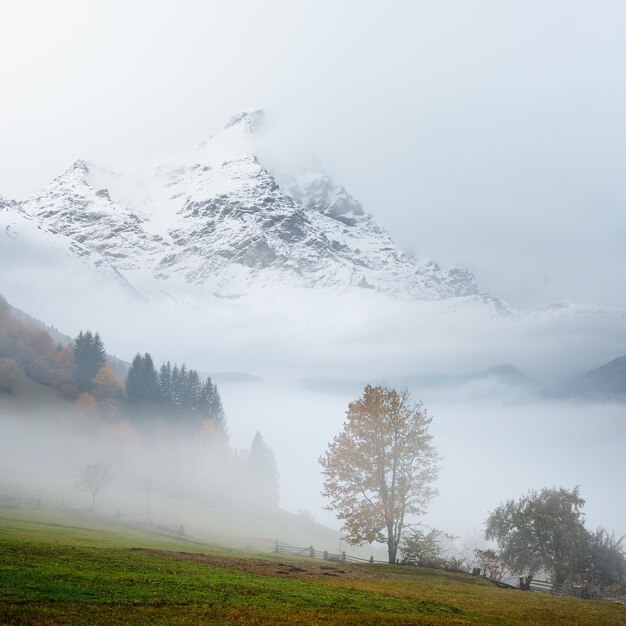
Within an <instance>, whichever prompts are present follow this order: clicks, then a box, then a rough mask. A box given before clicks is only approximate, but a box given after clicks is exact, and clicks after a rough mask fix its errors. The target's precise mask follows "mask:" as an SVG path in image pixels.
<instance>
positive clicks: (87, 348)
mask: <svg viewBox="0 0 626 626" xmlns="http://www.w3.org/2000/svg"><path fill="white" fill-rule="evenodd" d="M72 351H73V353H74V363H75V366H76V369H75V375H74V376H75V383H76V387H77V388H78V390H79V391H81V392H82V391H89V390H90V389H91V387H92V383H93V379H94V378H95V377H96V375H97V374H98V372H99V371H100V368H101V367H102V366H103V365H105V364H106V360H107V356H106V351H105V349H104V344H103V343H102V340H101V339H100V335H99V334H98V333H96V334H95V335H94V334H93V333H92V332H91V331H90V330H88V331H87V332H83V331H82V330H81V331H80V333H78V336H77V337H76V339H75V340H74V345H73V347H72Z"/></svg>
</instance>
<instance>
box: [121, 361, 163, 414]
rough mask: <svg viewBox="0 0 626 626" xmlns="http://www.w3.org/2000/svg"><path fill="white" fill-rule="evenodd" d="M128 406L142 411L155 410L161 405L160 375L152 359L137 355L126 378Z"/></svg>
mask: <svg viewBox="0 0 626 626" xmlns="http://www.w3.org/2000/svg"><path fill="white" fill-rule="evenodd" d="M126 398H127V400H128V404H130V405H131V406H133V407H134V408H136V409H140V410H142V411H145V410H154V409H156V408H157V407H158V406H159V404H160V390H159V384H158V375H157V371H156V369H155V367H154V362H153V361H152V357H151V356H150V355H149V354H148V353H147V352H146V353H145V354H144V356H141V355H140V354H137V355H135V358H134V359H133V362H132V364H131V366H130V369H129V370H128V376H127V377H126Z"/></svg>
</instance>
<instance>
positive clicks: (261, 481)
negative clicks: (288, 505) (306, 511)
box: [248, 432, 279, 506]
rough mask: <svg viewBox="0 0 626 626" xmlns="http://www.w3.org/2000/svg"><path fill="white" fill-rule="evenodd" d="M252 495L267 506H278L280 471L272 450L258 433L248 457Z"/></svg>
mask: <svg viewBox="0 0 626 626" xmlns="http://www.w3.org/2000/svg"><path fill="white" fill-rule="evenodd" d="M248 463H249V468H248V469H249V472H250V474H249V475H250V486H251V487H252V493H253V494H254V495H255V496H256V497H258V498H259V499H260V500H263V501H264V502H266V503H267V504H271V505H274V506H278V500H279V495H278V469H277V468H276V460H275V459H274V453H273V452H272V448H270V446H268V445H267V444H266V443H265V441H264V440H263V437H261V433H259V432H257V434H256V435H255V436H254V439H253V440H252V445H251V446H250V456H249V457H248Z"/></svg>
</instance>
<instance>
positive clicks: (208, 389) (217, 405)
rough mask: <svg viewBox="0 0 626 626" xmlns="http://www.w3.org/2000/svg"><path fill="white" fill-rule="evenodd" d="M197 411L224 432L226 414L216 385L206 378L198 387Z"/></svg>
mask: <svg viewBox="0 0 626 626" xmlns="http://www.w3.org/2000/svg"><path fill="white" fill-rule="evenodd" d="M198 411H199V412H200V414H201V415H202V416H204V417H208V418H209V419H211V420H213V421H214V422H215V424H216V425H217V426H219V427H220V428H221V429H222V430H223V431H224V432H226V429H227V426H226V414H225V412H224V406H223V404H222V399H221V397H220V392H219V389H218V388H217V385H216V384H215V383H213V381H211V377H209V378H207V379H206V381H205V382H204V385H202V388H201V389H200V394H199V397H198Z"/></svg>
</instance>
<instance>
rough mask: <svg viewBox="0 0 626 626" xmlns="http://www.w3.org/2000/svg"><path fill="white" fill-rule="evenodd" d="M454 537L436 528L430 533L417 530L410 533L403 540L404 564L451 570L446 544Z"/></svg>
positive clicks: (401, 545) (401, 550)
mask: <svg viewBox="0 0 626 626" xmlns="http://www.w3.org/2000/svg"><path fill="white" fill-rule="evenodd" d="M452 539H453V537H452V536H451V535H448V534H446V533H444V532H443V531H441V530H437V529H436V528H431V529H430V530H429V531H428V532H424V531H423V530H421V529H419V528H417V529H413V530H411V531H409V532H408V533H407V535H406V536H405V537H403V539H402V543H401V544H400V552H401V554H402V559H401V560H402V563H404V564H406V565H419V566H421V567H436V568H439V569H449V560H448V559H447V557H446V546H445V542H446V541H448V540H452Z"/></svg>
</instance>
